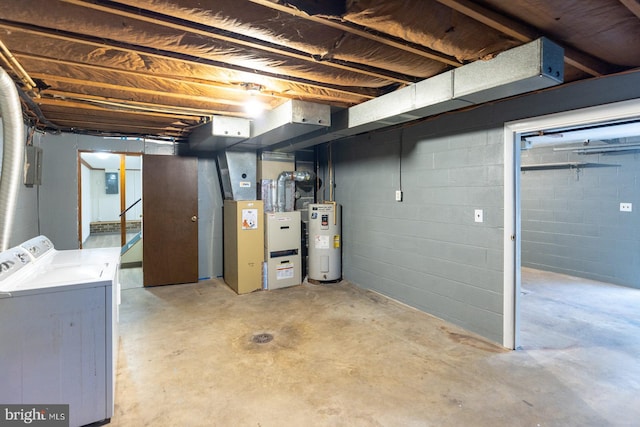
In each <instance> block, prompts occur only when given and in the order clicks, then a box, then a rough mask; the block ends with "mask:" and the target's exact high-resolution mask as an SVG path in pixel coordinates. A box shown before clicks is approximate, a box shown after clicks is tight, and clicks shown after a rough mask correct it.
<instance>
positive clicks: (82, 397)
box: [0, 236, 120, 426]
mask: <svg viewBox="0 0 640 427" xmlns="http://www.w3.org/2000/svg"><path fill="white" fill-rule="evenodd" d="M119 262H120V250H119V248H104V249H83V250H67V251H58V250H56V249H55V248H54V247H53V244H52V243H51V241H50V240H49V239H48V238H46V237H44V236H39V237H36V238H33V239H31V240H28V241H26V242H24V243H23V244H21V245H20V246H16V247H14V248H11V249H8V250H7V251H4V252H2V253H0V343H2V345H1V346H0V367H2V368H1V369H0V384H2V387H0V402H2V403H4V404H68V405H69V425H71V426H80V425H85V424H90V423H94V422H99V421H103V420H107V419H109V418H111V417H112V416H113V410H114V390H115V374H116V363H117V352H118V348H117V336H118V332H117V319H118V301H119V285H118V270H119Z"/></svg>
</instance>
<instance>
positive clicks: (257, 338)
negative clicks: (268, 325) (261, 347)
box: [251, 334, 273, 344]
mask: <svg viewBox="0 0 640 427" xmlns="http://www.w3.org/2000/svg"><path fill="white" fill-rule="evenodd" d="M272 339H273V335H271V334H258V335H254V336H253V338H251V341H253V342H254V343H256V344H266V343H268V342H269V341H271V340H272Z"/></svg>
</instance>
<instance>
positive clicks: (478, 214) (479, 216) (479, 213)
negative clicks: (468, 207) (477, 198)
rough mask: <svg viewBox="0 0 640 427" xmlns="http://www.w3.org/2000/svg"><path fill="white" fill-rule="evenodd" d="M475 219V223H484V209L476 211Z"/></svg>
mask: <svg viewBox="0 0 640 427" xmlns="http://www.w3.org/2000/svg"><path fill="white" fill-rule="evenodd" d="M473 219H474V220H475V222H482V221H483V212H482V209H476V210H475V212H474V214H473Z"/></svg>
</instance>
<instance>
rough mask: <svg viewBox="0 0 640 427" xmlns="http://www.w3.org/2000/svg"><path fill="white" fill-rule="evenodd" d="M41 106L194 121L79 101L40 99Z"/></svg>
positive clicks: (189, 118) (188, 117)
mask: <svg viewBox="0 0 640 427" xmlns="http://www.w3.org/2000/svg"><path fill="white" fill-rule="evenodd" d="M36 103H37V104H39V105H51V106H58V107H65V108H82V109H83V110H96V111H105V112H115V111H117V112H118V113H122V114H126V115H130V116H148V117H161V118H165V119H167V118H168V119H172V120H188V121H194V118H193V116H188V115H180V114H168V113H159V112H151V111H131V110H128V109H126V108H122V109H118V110H115V109H114V108H106V107H101V106H97V105H94V104H91V103H88V102H78V101H69V100H66V99H55V98H40V99H38V100H37V101H36Z"/></svg>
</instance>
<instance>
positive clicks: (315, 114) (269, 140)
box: [234, 99, 331, 150]
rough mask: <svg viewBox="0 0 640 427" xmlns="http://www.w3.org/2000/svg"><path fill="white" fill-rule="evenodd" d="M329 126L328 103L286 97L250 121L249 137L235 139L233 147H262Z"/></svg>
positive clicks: (329, 112) (329, 109)
mask: <svg viewBox="0 0 640 427" xmlns="http://www.w3.org/2000/svg"><path fill="white" fill-rule="evenodd" d="M329 126H331V108H330V107H329V106H328V105H323V104H316V103H313V102H305V101H298V100H295V99H294V100H289V101H287V102H285V103H284V104H282V105H280V106H279V107H276V108H274V109H273V110H271V111H269V112H268V113H267V114H264V115H263V116H262V117H260V118H257V119H255V120H253V122H252V123H251V138H249V139H246V140H244V141H241V142H238V143H237V144H235V145H234V148H239V147H242V148H243V149H254V150H257V149H262V148H266V147H269V146H271V145H274V144H276V143H286V141H289V140H291V139H294V138H298V137H304V136H305V135H307V134H309V133H311V132H314V131H316V130H318V129H328V128H329Z"/></svg>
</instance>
